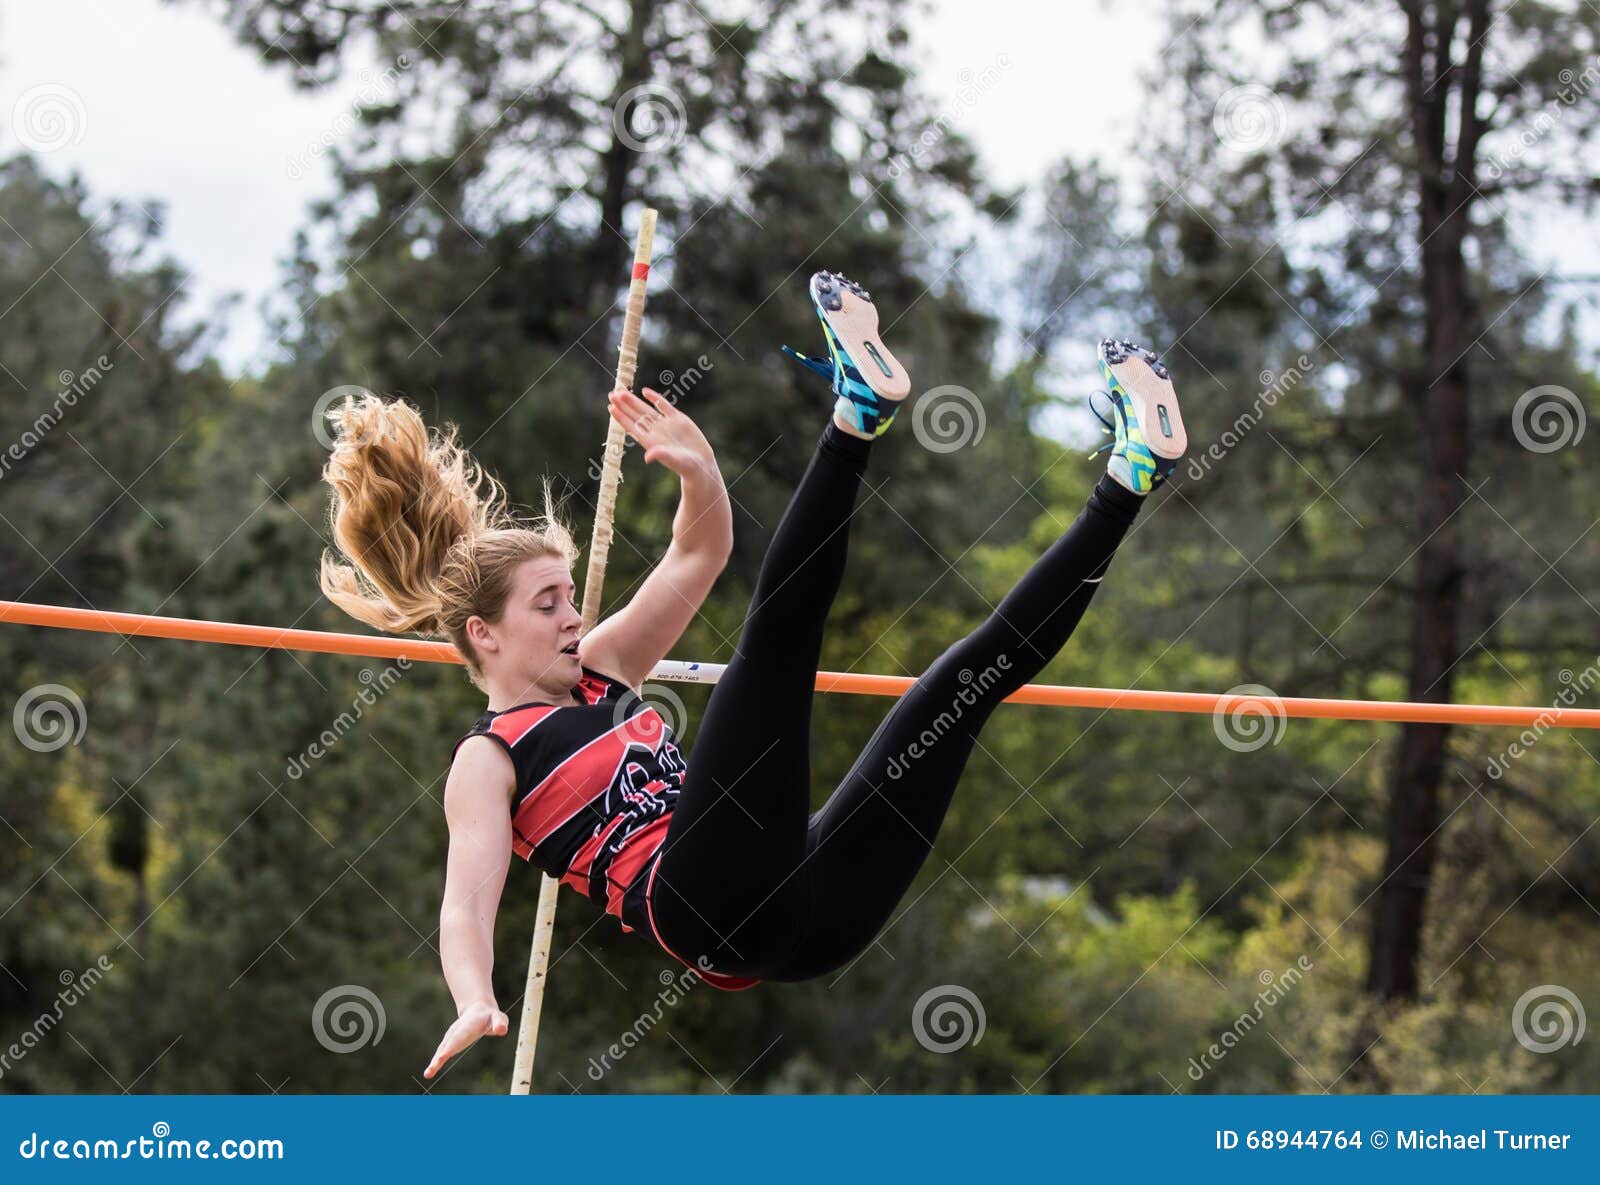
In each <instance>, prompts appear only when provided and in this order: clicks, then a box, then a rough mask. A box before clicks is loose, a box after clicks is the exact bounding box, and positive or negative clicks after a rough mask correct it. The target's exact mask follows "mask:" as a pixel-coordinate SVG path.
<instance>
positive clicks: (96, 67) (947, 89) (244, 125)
mask: <svg viewBox="0 0 1600 1185" xmlns="http://www.w3.org/2000/svg"><path fill="white" fill-rule="evenodd" d="M933 9H934V15H933V18H932V19H931V21H928V22H924V23H921V24H919V26H918V27H919V31H920V34H921V44H920V48H919V53H920V54H921V56H922V60H923V62H924V63H925V65H926V69H925V72H924V75H923V80H922V81H923V85H924V86H925V87H926V88H927V89H928V90H929V91H930V93H933V94H935V95H937V94H941V93H950V94H954V93H955V92H956V91H957V90H958V88H959V87H960V86H961V85H962V82H963V81H964V80H967V79H970V78H971V77H973V76H975V75H977V74H980V73H982V72H984V71H985V70H991V69H993V67H994V66H995V64H996V63H997V62H1003V63H1004V69H1003V70H1002V71H1001V72H1000V75H999V81H998V83H997V84H996V85H995V86H993V87H992V88H989V89H987V90H986V91H984V93H982V95H981V96H980V97H979V98H977V99H976V100H975V101H974V102H972V103H970V104H964V105H959V107H958V108H957V109H953V110H952V111H951V115H952V117H953V119H954V122H956V123H957V124H958V125H959V126H960V127H961V128H962V129H963V130H964V131H966V132H967V133H968V135H970V136H971V137H972V139H973V140H974V142H975V143H976V145H977V147H978V149H979V151H980V153H981V154H982V157H983V160H984V163H985V165H986V166H987V168H988V170H989V173H990V175H991V176H992V177H993V178H994V179H995V181H996V182H997V183H999V184H1001V185H1004V186H1010V185H1016V184H1023V183H1027V182H1032V181H1035V180H1037V179H1038V178H1039V176H1040V174H1041V171H1042V170H1043V169H1044V168H1046V167H1047V166H1048V165H1050V164H1051V163H1053V162H1054V161H1056V160H1058V159H1059V158H1060V157H1062V156H1063V155H1065V154H1068V153H1071V154H1074V155H1089V154H1093V153H1096V152H1099V151H1103V150H1104V149H1105V148H1106V147H1107V146H1108V145H1111V144H1115V143H1117V142H1118V141H1119V140H1120V139H1121V138H1122V137H1124V136H1126V135H1128V134H1129V133H1131V132H1132V131H1133V130H1134V128H1135V126H1136V119H1137V115H1138V106H1139V103H1140V99H1141V96H1140V92H1139V90H1138V87H1137V86H1136V85H1132V84H1131V81H1132V77H1133V72H1134V71H1137V70H1142V69H1144V68H1145V67H1146V65H1147V64H1148V63H1149V62H1152V61H1154V60H1155V54H1156V53H1157V51H1158V50H1159V49H1160V47H1161V34H1162V29H1163V25H1162V22H1161V20H1160V19H1159V16H1158V13H1159V6H1158V5H1157V4H1155V3H1154V2H1150V3H1146V4H1129V3H1122V4H1118V5H1116V6H1115V7H1114V8H1113V7H1112V6H1109V5H1107V4H1105V3H1104V2H1103V0H1068V2H1066V3H1058V4H1053V5H1050V4H1041V3H1039V2H1038V0H985V2H984V3H982V4H975V3H972V2H970V0H934V4H933ZM132 46H137V52H132V53H130V52H128V50H129V47H132ZM1095 46H1102V47H1110V46H1115V47H1116V49H1117V51H1116V52H1115V53H1111V52H1097V51H1095V50H1094V48H1093V47H1095ZM964 72H970V73H964ZM362 85H363V83H362V80H361V79H360V78H359V77H350V78H348V79H346V80H344V81H343V82H341V83H340V84H339V85H337V86H335V87H333V88H330V89H329V90H325V91H320V92H316V93H310V94H307V93H300V92H296V91H294V90H293V89H292V88H291V87H290V85H289V83H288V81H287V79H286V77H285V75H284V74H283V73H281V72H280V71H274V70H268V69H266V68H265V67H263V66H262V65H261V64H260V63H259V62H258V61H257V59H256V57H255V56H254V55H253V54H252V53H250V52H249V51H247V50H245V49H243V48H241V47H239V46H238V45H236V44H235V43H234V42H233V41H232V39H231V38H230V37H229V35H228V34H227V32H226V31H225V30H224V29H223V28H222V26H221V24H220V23H219V22H218V21H217V20H216V19H214V18H213V17H211V16H209V15H207V14H206V13H205V12H204V11H203V10H202V9H201V8H200V7H199V6H198V5H193V4H187V5H182V6H179V7H176V8H174V7H171V6H168V5H164V4H160V3H158V2H157V0H98V2H94V0H49V2H48V3H42V2H40V0H0V155H10V154H11V153H12V152H14V151H16V149H17V148H18V140H17V134H16V129H15V127H14V126H13V123H12V120H11V119H10V118H7V116H9V114H10V113H11V112H12V110H13V107H14V105H15V104H16V102H17V99H18V97H19V96H20V95H22V94H23V93H24V92H28V91H29V90H30V88H37V87H51V86H54V87H64V88H67V89H68V90H69V91H70V92H71V95H72V96H73V97H71V98H68V99H66V100H64V101H66V102H71V103H76V102H79V101H81V107H80V108H78V111H77V118H78V119H79V120H80V121H81V132H82V134H81V137H80V138H78V140H77V141H76V142H75V143H72V144H69V145H65V146H62V147H59V148H55V149H54V150H53V151H51V152H49V153H46V154H43V155H42V156H41V159H42V160H43V161H44V162H45V166H46V168H47V169H48V170H49V171H50V172H51V173H52V174H54V175H57V176H65V175H66V174H67V173H68V171H70V170H72V169H77V170H79V171H80V172H81V173H82V175H83V176H84V178H85V179H86V181H87V182H88V183H89V185H90V187H91V191H92V192H93V194H94V195H95V197H96V198H97V199H104V198H109V197H111V196H122V197H128V198H134V199H140V200H146V199H160V200H161V201H162V202H164V203H165V205H166V208H167V215H168V221H167V233H166V237H165V241H166V245H167V250H168V251H169V253H170V254H172V255H173V256H175V257H176V258H177V259H178V260H179V262H180V263H182V264H183V265H184V266H185V267H186V268H187V269H188V270H190V271H191V272H192V273H193V274H194V277H195V284H194V291H193V292H192V293H185V294H184V297H185V298H187V304H186V305H185V306H184V307H185V308H186V309H188V310H189V311H191V312H203V311H205V310H206V309H207V308H208V307H210V306H211V304H212V303H213V302H214V301H215V300H216V299H217V298H219V297H220V296H221V295H222V294H223V293H226V292H238V293H241V294H242V295H243V297H244V303H243V305H242V306H241V307H240V308H238V309H237V310H235V311H234V313H233V314H232V316H231V317H230V318H229V323H230V331H229V334H228V337H227V338H226V339H225V342H224V344H223V347H222V351H221V352H222V355H223V358H224V360H225V361H226V362H227V363H228V364H229V365H230V366H232V367H235V368H240V367H243V366H245V365H246V364H248V363H251V362H254V361H258V360H259V358H260V357H261V355H262V352H263V350H264V349H265V348H266V347H268V346H269V345H270V344H271V343H270V339H269V338H268V337H267V335H266V334H265V332H264V329H263V325H262V322H261V318H260V316H259V313H258V304H259V302H260V301H261V299H262V298H263V297H266V296H268V295H269V294H271V293H273V292H275V291H276V290H277V289H278V286H279V282H280V264H281V261H282V260H283V258H284V257H285V256H286V254H287V252H288V250H289V247H290V242H291V238H292V235H293V233H294V231H295V229H296V228H297V227H300V226H302V225H304V224H305V221H306V211H307V204H308V202H310V201H311V200H312V199H314V198H315V197H317V196H321V195H325V194H327V193H328V192H330V191H331V188H332V186H331V179H330V177H329V174H328V171H327V168H326V164H325V158H316V157H312V156H310V155H309V153H308V150H309V149H310V148H311V146H312V145H314V144H315V143H317V142H318V141H319V140H322V139H323V138H324V137H326V136H329V135H330V134H334V135H336V134H338V133H339V132H340V131H341V130H342V129H343V128H345V127H346V126H347V124H348V112H349V110H350V107H351V103H352V100H353V98H354V96H355V95H356V94H357V92H358V91H359V90H361V88H362ZM368 85H370V77H369V79H368ZM1069 113H1070V115H1069ZM1592 238H1593V236H1592V235H1590V234H1579V235H1577V236H1576V239H1577V240H1578V241H1582V242H1588V243H1590V244H1591V248H1590V249H1591V251H1592V250H1593V246H1592ZM1572 241H1574V239H1573V237H1568V238H1567V242H1568V243H1569V244H1570V243H1571V242H1572Z"/></svg>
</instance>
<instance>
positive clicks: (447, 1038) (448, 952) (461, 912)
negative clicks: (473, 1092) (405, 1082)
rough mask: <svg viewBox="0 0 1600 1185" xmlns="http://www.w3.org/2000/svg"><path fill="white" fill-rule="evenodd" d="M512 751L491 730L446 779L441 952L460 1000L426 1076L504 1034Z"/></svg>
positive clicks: (463, 751)
mask: <svg viewBox="0 0 1600 1185" xmlns="http://www.w3.org/2000/svg"><path fill="white" fill-rule="evenodd" d="M514 788H515V774H514V772H513V770H512V766H511V759H510V757H509V756H508V755H507V754H506V752H505V750H504V749H502V748H501V747H500V746H499V745H498V744H497V743H496V742H494V741H493V740H491V739H490V738H488V737H474V738H472V739H471V740H468V741H467V742H465V743H464V744H463V745H462V746H461V748H460V749H459V750H458V751H457V753H456V759H455V762H454V764H453V765H451V767H450V776H449V778H448V779H447V780H446V781H445V787H444V814H445V820H446V822H447V823H448V824H449V827H450V853H449V857H448V860H447V863H446V866H445V880H444V902H443V904H442V905H441V906H440V907H439V958H440V961H441V963H442V964H443V965H444V977H445V982H446V983H448V984H449V985H450V994H451V995H452V996H453V997H454V998H455V1002H456V1021H455V1023H454V1024H452V1025H451V1026H450V1028H449V1029H448V1030H447V1031H446V1033H445V1035H444V1039H443V1040H442V1041H441V1042H440V1043H439V1048H438V1050H437V1051H436V1052H435V1053H434V1055H433V1060H432V1061H431V1062H430V1063H429V1064H428V1068H427V1069H426V1070H424V1071H423V1074H422V1076H423V1077H424V1078H432V1077H433V1076H434V1075H435V1074H436V1073H438V1072H439V1069H440V1068H441V1067H442V1066H443V1065H444V1064H445V1062H447V1061H449V1060H450V1059H451V1058H452V1057H454V1056H455V1055H456V1054H458V1053H460V1052H461V1051H462V1050H463V1049H466V1048H467V1047H468V1046H470V1045H471V1044H472V1043H473V1042H474V1041H476V1040H477V1039H478V1038H479V1037H482V1036H484V1035H485V1034H488V1035H489V1036H492V1037H500V1036H504V1035H505V1032H506V1029H507V1027H508V1022H507V1019H506V1014H505V1013H503V1012H501V1011H500V1009H499V1006H498V1005H497V1004H496V1003H495V998H494V983H493V981H492V979H491V978H490V972H491V971H492V970H493V968H494V919H495V914H496V913H498V912H499V909H500V893H501V890H502V889H504V888H505V881H506V871H507V869H508V868H509V867H510V865H511V794H512V791H513V790H514Z"/></svg>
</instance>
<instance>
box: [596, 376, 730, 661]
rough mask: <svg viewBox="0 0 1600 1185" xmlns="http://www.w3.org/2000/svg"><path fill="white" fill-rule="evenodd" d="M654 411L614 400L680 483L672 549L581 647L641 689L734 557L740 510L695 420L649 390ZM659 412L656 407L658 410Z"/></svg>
mask: <svg viewBox="0 0 1600 1185" xmlns="http://www.w3.org/2000/svg"><path fill="white" fill-rule="evenodd" d="M644 393H645V395H646V396H647V397H648V398H649V399H650V405H647V404H646V403H645V402H644V401H643V400H641V399H639V398H638V397H637V396H635V395H631V394H629V393H628V392H626V391H621V392H613V393H612V395H611V407H612V414H613V415H615V416H616V417H617V418H618V419H619V420H620V421H622V424H623V426H624V427H626V428H627V429H628V432H629V434H630V435H632V436H633V438H634V439H635V440H637V441H639V443H641V444H643V445H644V446H645V454H644V456H645V460H646V461H660V462H661V463H662V464H663V465H666V466H667V467H668V468H670V469H671V470H672V471H673V472H675V473H676V474H677V475H678V477H679V479H680V483H681V484H680V491H681V492H680V497H679V501H678V512H677V514H676V516H675V517H674V518H673V522H672V543H671V544H670V545H669V546H668V548H667V552H666V554H665V555H664V556H662V558H661V562H660V563H658V564H657V565H656V566H655V567H654V568H653V569H652V570H651V572H650V575H648V576H647V577H645V579H644V582H643V583H642V584H640V586H639V591H638V592H636V593H634V595H633V598H632V599H631V600H630V601H629V602H628V604H627V605H625V606H624V607H623V608H621V609H619V610H618V611H617V612H616V613H614V614H612V615H611V616H610V617H608V618H606V620H604V621H602V622H601V623H600V624H598V625H597V626H595V628H594V629H592V630H590V631H589V633H588V635H587V636H586V637H585V638H584V639H583V641H582V642H580V643H579V651H580V653H581V654H582V656H583V661H584V663H585V664H586V665H587V666H590V667H593V668H594V669H595V670H598V671H604V672H606V673H607V674H610V675H613V676H615V677H616V678H618V679H621V680H622V681H623V682H624V683H627V684H628V685H629V686H631V687H637V686H639V684H640V683H642V682H643V681H644V679H645V677H646V676H647V675H649V674H650V672H651V671H652V670H653V669H654V668H655V665H656V664H657V663H658V662H660V661H661V660H662V659H663V658H665V657H666V655H667V652H668V651H669V650H671V649H672V647H673V646H675V645H676V644H677V642H678V639H679V638H680V637H682V636H683V631H684V630H685V629H687V628H688V626H689V623H690V622H691V621H693V620H694V617H695V614H697V613H698V612H699V611H700V606H701V605H703V604H704V603H705V599H706V596H707V594H709V593H710V591H711V586H712V585H713V584H715V583H716V580H717V577H718V576H720V575H721V574H722V570H723V568H724V567H726V566H727V562H728V556H729V555H730V554H731V553H732V551H733V510H732V508H731V506H730V505H729V502H728V491H727V487H726V486H725V485H724V484H723V481H722V473H721V471H720V470H719V469H718V468H717V460H716V456H715V455H714V454H713V453H712V451H711V446H710V444H708V443H707V442H706V438H705V436H704V435H702V434H701V432H700V429H699V428H697V427H696V426H695V425H694V423H693V421H691V420H690V419H689V417H688V416H686V415H684V414H683V412H681V411H679V410H678V409H677V408H676V407H674V406H673V405H672V404H671V402H669V401H668V400H667V399H666V398H665V397H664V396H662V395H659V394H657V393H656V392H655V391H652V390H651V389H650V388H649V387H646V388H644ZM652 405H653V406H652Z"/></svg>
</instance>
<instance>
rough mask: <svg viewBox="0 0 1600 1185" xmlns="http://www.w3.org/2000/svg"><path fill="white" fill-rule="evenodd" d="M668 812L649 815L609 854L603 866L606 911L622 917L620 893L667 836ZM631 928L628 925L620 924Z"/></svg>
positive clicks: (669, 818)
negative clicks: (609, 861)
mask: <svg viewBox="0 0 1600 1185" xmlns="http://www.w3.org/2000/svg"><path fill="white" fill-rule="evenodd" d="M671 822H672V816H671V815H662V816H661V817H660V818H659V819H652V820H650V822H648V823H646V824H645V825H644V826H643V827H641V828H639V830H638V831H636V832H634V833H633V834H632V835H630V836H628V838H627V839H626V840H624V841H623V844H622V850H621V851H620V852H618V853H617V854H616V855H615V856H613V857H612V858H611V866H610V867H609V868H607V869H606V912H607V913H611V914H616V916H617V918H618V919H619V920H620V919H621V917H622V895H623V893H625V892H626V891H627V889H628V886H629V885H631V884H633V878H634V877H636V876H638V875H639V870H640V869H641V868H643V867H644V866H645V864H646V863H648V862H649V860H650V858H651V857H653V856H654V855H655V854H656V852H657V850H658V849H659V848H660V847H661V845H662V843H664V842H665V841H666V838H667V824H669V823H671ZM624 928H625V929H631V927H624Z"/></svg>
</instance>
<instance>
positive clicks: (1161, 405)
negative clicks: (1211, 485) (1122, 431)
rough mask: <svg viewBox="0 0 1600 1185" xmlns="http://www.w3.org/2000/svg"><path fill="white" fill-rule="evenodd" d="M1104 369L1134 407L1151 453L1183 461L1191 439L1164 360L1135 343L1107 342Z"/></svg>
mask: <svg viewBox="0 0 1600 1185" xmlns="http://www.w3.org/2000/svg"><path fill="white" fill-rule="evenodd" d="M1100 369H1101V371H1102V373H1104V374H1105V376H1106V378H1107V379H1108V380H1110V381H1111V382H1113V383H1115V384H1116V385H1117V386H1118V387H1119V388H1120V389H1121V391H1122V393H1123V394H1124V395H1126V396H1127V397H1128V401H1129V402H1130V403H1132V404H1133V413H1134V415H1135V416H1137V417H1138V420H1139V432H1140V434H1141V435H1143V437H1144V442H1145V444H1147V445H1148V446H1149V447H1150V451H1151V452H1152V453H1154V454H1155V455H1156V456H1158V457H1160V458H1161V459H1162V460H1164V461H1176V460H1178V459H1179V458H1180V457H1182V456H1183V454H1184V453H1185V452H1186V451H1187V450H1188V448H1189V435H1188V433H1187V432H1186V431H1185V430H1184V427H1183V416H1182V414H1181V413H1180V412H1179V411H1178V393H1177V392H1176V391H1175V390H1173V388H1172V379H1171V378H1170V377H1169V376H1168V374H1167V368H1166V367H1165V366H1162V365H1161V362H1160V360H1159V359H1157V358H1156V356H1155V355H1154V354H1152V353H1151V352H1150V351H1149V350H1145V349H1142V348H1140V347H1139V346H1136V345H1134V344H1133V343H1132V342H1127V341H1120V342H1119V341H1103V342H1101V343H1100Z"/></svg>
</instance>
